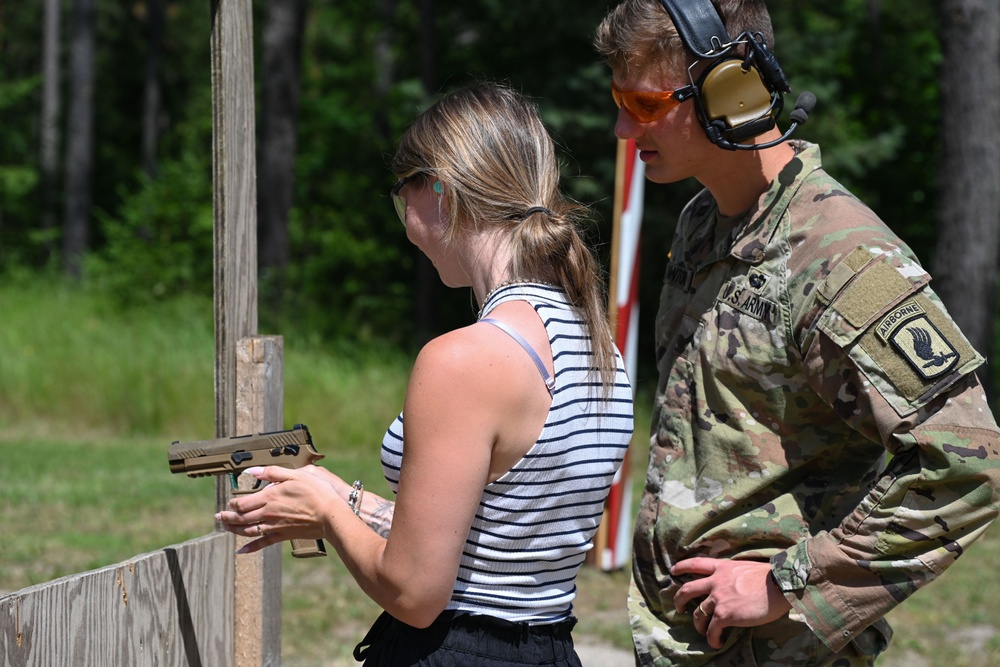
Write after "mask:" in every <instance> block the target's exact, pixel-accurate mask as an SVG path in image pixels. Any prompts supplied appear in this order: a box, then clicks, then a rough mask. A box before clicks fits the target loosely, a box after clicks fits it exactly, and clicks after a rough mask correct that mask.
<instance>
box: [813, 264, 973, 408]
mask: <svg viewBox="0 0 1000 667" xmlns="http://www.w3.org/2000/svg"><path fill="white" fill-rule="evenodd" d="M929 282H930V276H929V275H928V274H927V272H926V271H924V270H923V269H922V268H921V267H920V266H919V265H918V264H916V263H915V262H912V261H911V260H909V259H908V258H906V257H904V256H903V255H902V254H900V253H898V252H895V253H886V252H884V251H879V250H877V251H875V252H874V253H873V252H871V251H870V250H868V249H866V248H863V247H859V248H857V249H856V250H854V251H853V252H852V253H851V254H850V255H848V256H847V257H846V258H845V259H844V260H843V261H842V262H841V263H840V264H838V265H837V266H836V267H834V269H833V270H832V271H831V272H830V275H829V277H828V279H827V281H826V283H825V284H824V285H823V286H822V287H821V289H820V293H819V298H820V300H821V301H823V302H824V303H826V304H827V305H828V309H827V312H826V314H825V315H824V316H823V317H822V318H821V320H820V323H819V328H820V329H821V330H822V331H823V332H824V333H825V334H826V335H827V336H829V337H830V339H831V340H833V341H834V342H835V343H837V344H838V345H840V346H841V347H843V348H844V349H845V350H846V351H847V352H848V354H849V355H850V357H851V359H852V360H853V361H854V362H855V363H856V364H857V365H858V367H859V368H860V369H861V371H862V372H863V373H864V374H865V375H866V376H867V377H868V379H869V381H870V382H871V383H872V386H874V387H875V388H876V389H877V390H878V391H879V393H880V394H882V396H883V397H884V398H885V399H886V400H887V401H888V402H889V404H890V405H892V406H893V408H895V410H896V412H898V413H899V414H900V415H901V416H903V415H907V414H909V413H911V412H913V411H914V410H916V409H918V408H920V407H921V406H922V405H924V404H926V403H927V402H928V401H930V400H931V399H932V398H934V396H936V395H937V394H939V393H940V392H941V391H943V390H944V389H945V388H947V387H949V386H950V385H951V384H952V383H953V382H954V381H955V380H956V379H957V378H959V377H961V376H962V375H965V374H966V373H969V372H971V371H972V370H974V369H975V368H976V367H978V366H979V365H980V364H982V363H983V361H984V360H983V358H982V357H981V356H980V355H979V354H977V353H976V351H975V350H974V349H973V348H972V346H971V345H970V344H969V342H968V340H966V338H965V336H964V335H963V334H962V332H961V331H960V330H959V328H958V327H957V326H956V325H955V323H954V322H953V321H952V319H951V317H950V316H949V315H948V314H947V312H945V310H944V307H943V306H942V305H941V303H940V301H939V300H938V298H937V297H936V295H934V293H933V291H931V289H930V288H929V287H927V284H928V283H929Z"/></svg>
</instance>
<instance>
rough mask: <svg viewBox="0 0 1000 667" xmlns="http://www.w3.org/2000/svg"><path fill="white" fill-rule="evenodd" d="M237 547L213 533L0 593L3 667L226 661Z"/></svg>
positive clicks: (230, 658) (230, 641) (226, 537)
mask: <svg viewBox="0 0 1000 667" xmlns="http://www.w3.org/2000/svg"><path fill="white" fill-rule="evenodd" d="M232 551H233V539H232V536H231V535H229V534H228V533H217V534H213V535H208V536H206V537H202V538H198V539H196V540H191V541H189V542H185V543H183V544H179V545H175V546H171V547H167V548H165V549H162V550H160V551H156V552H152V553H148V554H143V555H140V556H136V557H135V558H132V559H130V560H128V561H124V562H121V563H118V564H116V565H110V566H108V567H105V568H101V569H99V570H94V571H91V572H84V573H81V574H74V575H71V576H68V577H63V578H61V579H56V580H54V581H51V582H48V583H45V584H40V585H38V586H32V587H30V588H25V589H23V590H21V591H17V592H15V593H10V594H8V595H5V596H3V597H0V663H2V664H3V665H5V667H22V666H23V667H28V666H37V665H135V666H137V667H142V666H144V665H165V666H173V665H178V666H182V665H184V666H186V665H192V666H194V665H199V666H201V665H205V666H207V665H230V664H232V663H233V655H232V650H233V649H232V647H233V639H232V624H231V623H228V622H227V621H228V619H231V618H232V616H233V607H232V600H233V596H232V581H233V571H232V568H233V565H232V563H233V559H232V556H231V554H232Z"/></svg>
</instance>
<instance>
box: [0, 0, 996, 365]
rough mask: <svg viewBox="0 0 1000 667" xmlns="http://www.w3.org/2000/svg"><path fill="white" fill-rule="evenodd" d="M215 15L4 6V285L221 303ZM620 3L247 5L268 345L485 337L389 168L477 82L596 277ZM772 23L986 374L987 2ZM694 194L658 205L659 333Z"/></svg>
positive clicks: (837, 146)
mask: <svg viewBox="0 0 1000 667" xmlns="http://www.w3.org/2000/svg"><path fill="white" fill-rule="evenodd" d="M219 1H227V2H228V1H237V0H210V1H209V2H200V3H196V2H180V1H179V0H126V1H124V2H123V1H122V0H37V1H35V2H27V3H17V4H16V5H15V4H14V3H11V2H7V1H5V0H0V127H2V128H3V130H2V132H0V271H14V270H17V271H21V272H24V273H29V274H30V273H36V272H48V273H58V274H60V275H64V276H66V277H67V279H68V280H70V281H73V282H78V283H81V284H83V285H86V286H89V287H93V288H95V289H104V290H108V291H110V292H112V293H113V294H115V295H116V296H117V297H118V298H120V299H121V300H122V301H123V302H125V303H132V302H143V301H149V300H157V299H161V298H164V297H166V296H168V295H171V294H176V293H178V292H197V293H210V292H211V286H212V277H211V276H212V266H211V263H212V252H211V243H212V229H211V227H212V192H211V173H212V166H211V159H212V156H211V152H212V139H211V128H212V108H211V71H210V58H209V35H210V32H211V21H212V17H213V8H214V6H215V4H216V3H217V2H219ZM246 1H249V0H246ZM610 4H611V3H610V2H601V3H572V2H567V1H566V0H550V1H549V2H543V3H529V2H523V3H513V4H512V3H509V2H501V1H500V0H467V1H464V2H462V3H445V2H441V1H440V0H437V1H435V0H375V1H374V2H332V1H331V0H280V1H279V0H271V1H270V2H264V1H262V0H258V1H255V2H253V3H252V7H253V12H254V27H255V63H254V71H255V75H256V78H257V85H256V91H257V104H256V110H257V117H258V121H257V150H258V160H257V165H258V170H257V191H258V221H259V226H260V228H259V239H260V252H259V258H260V269H261V299H262V303H261V320H262V327H269V328H271V330H273V331H279V332H280V328H281V327H282V326H283V325H288V324H289V323H291V322H294V326H297V327H303V328H305V329H307V330H308V331H311V332H315V333H316V334H317V335H319V336H332V337H335V336H350V337H357V338H361V339H370V340H382V341H388V342H390V343H396V344H402V345H409V344H414V343H419V342H420V341H422V340H424V339H425V338H426V337H427V336H429V335H432V334H434V333H436V332H438V331H441V330H444V329H446V328H449V327H453V326H455V325H457V324H462V323H465V322H468V321H470V319H471V312H470V311H471V307H470V305H469V303H468V301H469V296H468V294H466V293H464V292H456V291H453V290H452V291H449V290H445V289H443V288H441V287H440V286H439V285H438V283H437V279H436V276H435V275H434V273H433V268H432V267H430V266H429V265H428V264H427V263H426V261H424V260H423V259H422V258H421V257H420V255H419V253H418V252H417V251H416V250H415V249H413V248H411V247H410V246H409V244H408V242H407V241H406V238H405V233H404V231H403V229H402V227H401V225H399V222H398V220H397V219H396V217H395V215H394V213H393V212H392V208H391V204H390V202H389V199H388V192H387V191H388V188H389V187H390V186H391V185H392V175H391V174H389V173H388V170H387V164H388V158H389V156H390V155H391V154H392V151H393V148H394V143H395V139H396V137H398V136H399V134H400V133H401V132H402V130H403V129H404V128H405V126H406V124H407V123H408V122H409V120H410V119H411V118H412V117H413V116H414V115H415V114H416V113H417V112H419V111H420V110H421V109H422V108H424V107H426V106H427V105H428V104H429V103H430V102H431V101H433V100H434V99H435V98H436V97H437V96H438V95H439V94H440V93H442V92H444V91H446V90H448V89H450V88H452V87H455V86H459V85H462V84H464V83H467V82H469V81H471V80H473V79H476V78H484V79H493V80H501V81H506V82H509V83H510V84H511V85H513V86H515V87H517V88H518V89H520V90H522V91H523V92H524V93H526V94H527V95H529V96H531V97H533V98H534V99H535V100H536V101H537V103H538V105H539V107H540V109H541V111H542V115H543V118H544V120H545V122H546V123H547V125H548V126H549V128H550V130H551V131H552V133H553V135H554V136H555V137H556V140H557V144H558V146H559V148H560V151H561V158H562V165H563V176H564V183H565V187H566V189H567V190H568V192H569V193H570V195H571V196H573V197H574V198H576V199H578V200H579V201H582V202H585V203H588V204H590V205H591V206H592V210H593V215H592V222H591V226H590V229H588V233H589V235H590V237H591V239H592V240H593V241H594V242H595V244H596V245H597V246H598V248H599V251H600V252H601V253H603V257H604V259H605V260H606V259H607V253H608V251H609V247H610V228H611V217H612V213H611V205H612V192H613V183H614V155H615V139H614V136H613V131H612V127H613V123H614V118H615V114H616V109H615V108H614V105H613V103H612V101H611V98H610V94H609V91H608V85H609V78H608V73H607V71H606V68H605V66H604V65H603V63H602V62H600V60H599V59H598V57H597V56H596V54H595V53H594V52H593V50H592V48H591V45H590V40H591V36H592V34H593V30H594V28H595V27H596V25H597V23H598V22H599V20H600V18H601V17H602V16H603V14H604V13H605V12H606V11H607V9H608V8H609V5H610ZM768 5H769V9H770V11H771V14H772V18H773V20H774V23H775V27H776V38H775V42H776V43H775V46H774V51H775V53H776V55H777V56H778V58H779V60H780V61H781V63H782V66H783V67H784V69H785V71H786V73H787V74H788V75H789V79H790V81H791V83H792V87H793V94H795V93H797V92H800V91H802V90H810V91H812V92H813V93H815V94H816V96H817V98H818V100H819V103H818V105H817V108H816V110H815V112H814V113H813V114H812V115H811V116H810V119H809V122H808V124H807V125H806V126H804V127H803V128H802V129H800V130H799V131H798V133H797V135H798V136H799V137H800V138H803V139H807V140H810V141H816V142H818V143H819V144H820V145H821V146H822V149H823V160H824V165H825V166H826V167H827V169H828V170H829V171H830V172H831V173H833V174H834V175H835V176H836V177H837V178H838V179H840V180H841V181H842V182H844V184H845V185H847V186H848V187H849V188H851V189H852V191H853V192H854V193H855V194H857V195H858V196H859V197H861V198H862V199H863V200H865V201H866V202H867V203H868V204H870V205H871V206H872V208H874V209H875V211H876V212H877V213H878V214H879V215H880V216H882V218H883V219H884V220H886V222H887V223H888V224H889V225H890V226H892V227H893V228H894V229H896V230H897V231H898V232H899V233H900V235H901V236H902V238H903V239H905V240H906V241H907V242H908V243H910V244H911V246H912V247H913V248H914V250H915V251H916V252H917V254H918V256H919V257H920V258H921V260H922V262H923V263H924V264H925V265H927V266H928V267H929V268H930V269H931V270H932V272H933V273H934V274H935V282H934V287H935V289H936V290H937V291H938V293H939V294H941V295H942V297H943V299H944V300H945V303H946V304H947V305H948V307H949V308H950V309H951V310H952V312H953V314H954V316H955V317H956V319H957V320H958V321H959V323H960V324H961V325H962V327H963V329H964V330H965V331H966V333H967V334H968V335H969V337H970V339H971V340H972V342H973V343H974V345H975V346H976V347H977V349H979V350H980V351H982V352H983V353H984V354H985V355H986V356H988V357H992V356H993V353H994V352H995V350H996V328H995V327H996V316H997V311H998V309H997V274H998V272H997V261H998V260H997V256H998V254H1000V8H998V5H997V3H996V2H995V0H942V2H940V3H912V2H906V1H904V0H844V1H843V2H837V3H830V2H826V1H825V0H772V1H771V2H769V3H768ZM788 106H790V105H788ZM786 113H787V112H786ZM782 126H787V119H785V120H783V121H782ZM695 187H696V186H695V184H693V183H685V184H682V185H680V186H673V187H650V188H647V194H646V206H645V216H644V230H643V260H642V266H643V268H642V271H643V280H642V285H643V289H642V294H641V299H642V302H643V304H644V306H643V311H644V312H645V313H647V314H651V313H653V312H655V308H656V299H657V296H658V292H659V284H660V280H661V278H662V270H663V264H664V262H663V256H664V254H665V251H666V247H667V243H668V242H669V238H670V233H671V231H672V227H673V222H674V220H675V219H676V216H677V214H678V212H679V211H680V208H681V206H682V205H683V203H684V202H685V201H686V199H687V198H688V197H690V196H691V194H693V192H694V189H695ZM650 330H651V327H642V332H643V336H644V340H646V341H647V343H643V342H642V340H641V341H640V343H641V348H640V349H644V350H648V349H651V343H648V340H649V338H650V336H651V331H650ZM640 366H641V365H640Z"/></svg>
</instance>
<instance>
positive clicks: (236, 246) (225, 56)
mask: <svg viewBox="0 0 1000 667" xmlns="http://www.w3.org/2000/svg"><path fill="white" fill-rule="evenodd" d="M211 53H212V146H213V149H212V172H213V174H212V192H213V215H214V221H215V222H214V249H215V260H214V272H215V278H214V281H215V348H216V360H215V396H216V413H215V430H216V437H220V438H223V437H226V436H231V435H237V433H236V381H235V375H236V342H237V341H238V340H240V339H241V338H246V337H247V336H254V335H256V333H257V208H256V206H257V187H256V176H257V158H256V150H255V141H254V127H255V125H254V123H255V116H254V79H253V12H252V3H251V0H213V1H212V40H211Z"/></svg>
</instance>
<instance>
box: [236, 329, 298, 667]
mask: <svg viewBox="0 0 1000 667" xmlns="http://www.w3.org/2000/svg"><path fill="white" fill-rule="evenodd" d="M283 361H284V340H283V339H282V337H281V336H253V337H250V338H243V339H240V340H239V341H237V343H236V397H235V398H236V432H237V434H244V433H266V432H269V431H277V430H280V429H281V428H282V422H283V421H284V409H285V408H284V366H283ZM252 482H253V480H252V479H251V478H250V477H249V476H247V475H242V476H241V478H240V486H241V487H242V488H249V484H252ZM249 541H250V540H249V539H246V538H242V537H238V538H236V545H237V547H240V546H242V545H244V544H246V543H247V542H249ZM282 548H287V547H285V546H284V545H275V546H272V547H269V548H267V549H264V550H263V551H258V552H257V553H255V554H249V555H240V556H236V575H235V576H236V581H235V584H234V591H233V592H234V595H235V603H234V607H235V609H234V611H235V615H236V616H235V623H236V628H235V631H234V633H235V636H234V639H235V641H236V647H235V649H234V652H235V657H236V662H235V664H236V665H237V666H238V667H258V666H263V667H269V666H271V665H280V664H281V549H282Z"/></svg>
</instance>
